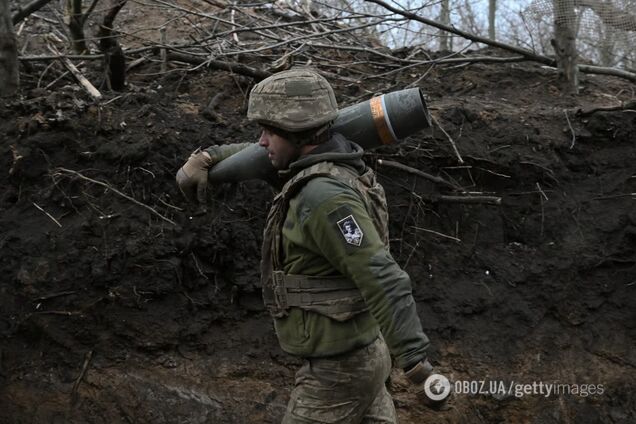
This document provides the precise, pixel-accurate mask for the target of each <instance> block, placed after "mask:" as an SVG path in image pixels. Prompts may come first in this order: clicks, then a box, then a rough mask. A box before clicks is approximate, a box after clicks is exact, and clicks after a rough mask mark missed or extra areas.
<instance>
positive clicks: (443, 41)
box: [439, 0, 451, 51]
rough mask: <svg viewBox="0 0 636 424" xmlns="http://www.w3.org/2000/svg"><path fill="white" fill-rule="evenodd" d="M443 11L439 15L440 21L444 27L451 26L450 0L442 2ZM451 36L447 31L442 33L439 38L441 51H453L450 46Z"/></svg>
mask: <svg viewBox="0 0 636 424" xmlns="http://www.w3.org/2000/svg"><path fill="white" fill-rule="evenodd" d="M440 7H441V10H440V14H439V20H440V22H441V23H443V24H444V25H447V26H450V0H442V1H441V5H440ZM450 38H451V35H450V34H449V33H448V32H446V31H441V32H440V36H439V49H440V50H442V51H449V50H451V46H450Z"/></svg>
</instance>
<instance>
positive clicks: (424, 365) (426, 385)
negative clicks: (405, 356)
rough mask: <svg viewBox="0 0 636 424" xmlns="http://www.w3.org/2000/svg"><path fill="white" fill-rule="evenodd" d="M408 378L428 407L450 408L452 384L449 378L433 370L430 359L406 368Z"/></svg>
mask: <svg viewBox="0 0 636 424" xmlns="http://www.w3.org/2000/svg"><path fill="white" fill-rule="evenodd" d="M404 374H405V375H406V378H407V379H408V380H409V381H410V382H411V384H413V385H414V386H415V387H416V389H415V393H416V395H417V398H418V399H419V400H420V401H421V402H422V403H423V404H424V405H426V406H427V407H429V408H431V409H434V410H436V411H443V410H446V409H448V408H449V405H448V401H449V399H450V398H451V395H452V385H451V383H450V381H449V380H448V378H446V377H445V376H443V375H441V374H437V373H435V372H434V371H433V366H432V365H431V364H430V362H428V359H425V360H423V361H420V362H418V363H417V364H416V365H415V366H414V367H412V368H410V369H408V370H404Z"/></svg>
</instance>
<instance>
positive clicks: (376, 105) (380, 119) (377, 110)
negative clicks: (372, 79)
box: [369, 97, 395, 144]
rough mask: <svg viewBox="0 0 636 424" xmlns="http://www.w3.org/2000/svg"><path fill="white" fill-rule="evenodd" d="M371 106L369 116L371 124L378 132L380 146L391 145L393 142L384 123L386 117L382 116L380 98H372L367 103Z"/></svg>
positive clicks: (382, 109) (382, 110)
mask: <svg viewBox="0 0 636 424" xmlns="http://www.w3.org/2000/svg"><path fill="white" fill-rule="evenodd" d="M369 104H370V105H371V116H372V117H373V123H374V124H375V129H376V131H377V132H378V136H379V137H380V141H381V142H382V144H393V142H394V141H395V140H394V139H393V136H392V135H391V130H390V129H389V126H388V125H387V123H386V117H385V116H384V108H382V97H374V98H372V99H371V101H370V102H369Z"/></svg>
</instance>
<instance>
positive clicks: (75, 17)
mask: <svg viewBox="0 0 636 424" xmlns="http://www.w3.org/2000/svg"><path fill="white" fill-rule="evenodd" d="M66 24H67V25H68V30H69V32H70V33H71V44H72V46H73V51H75V53H77V54H82V53H85V52H87V51H88V47H87V46H86V37H84V15H83V14H82V0H66Z"/></svg>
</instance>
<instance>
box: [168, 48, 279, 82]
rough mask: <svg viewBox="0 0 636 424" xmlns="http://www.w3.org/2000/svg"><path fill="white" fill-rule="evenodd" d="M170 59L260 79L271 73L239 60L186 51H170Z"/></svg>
mask: <svg viewBox="0 0 636 424" xmlns="http://www.w3.org/2000/svg"><path fill="white" fill-rule="evenodd" d="M168 59H170V60H177V61H179V62H185V63H190V64H192V65H203V64H205V65H206V66H208V67H210V68H214V69H220V70H223V71H230V72H233V73H236V74H240V75H245V76H248V77H252V78H254V79H256V80H258V81H260V80H263V79H265V78H267V77H269V76H270V75H271V74H270V73H269V72H267V71H262V70H260V69H256V68H252V67H251V66H247V65H243V64H242V63H237V62H223V61H220V60H214V59H208V58H204V57H199V56H194V55H189V54H185V53H178V52H169V53H168Z"/></svg>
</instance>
